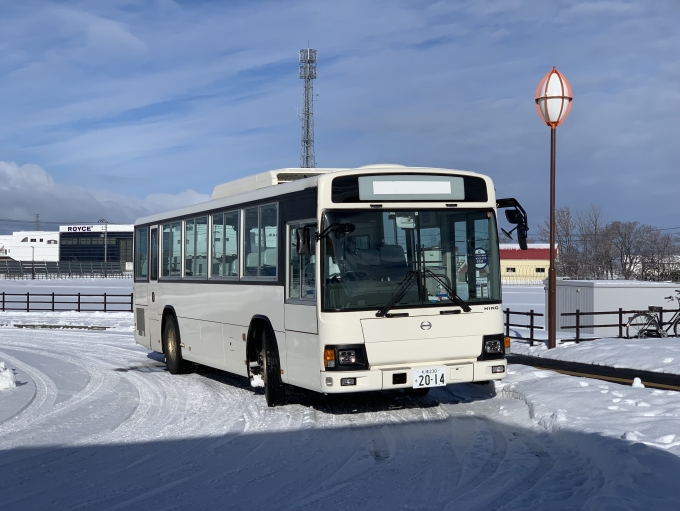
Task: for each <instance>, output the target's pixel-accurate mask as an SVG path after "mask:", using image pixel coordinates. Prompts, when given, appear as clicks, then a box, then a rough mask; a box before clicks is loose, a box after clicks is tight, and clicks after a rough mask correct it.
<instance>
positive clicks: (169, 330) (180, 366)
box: [163, 314, 186, 374]
mask: <svg viewBox="0 0 680 511" xmlns="http://www.w3.org/2000/svg"><path fill="white" fill-rule="evenodd" d="M163 345H164V346H165V365H166V366H167V367H168V372H169V373H170V374H181V373H183V372H185V370H186V362H185V361H184V360H183V359H182V345H181V341H180V337H179V327H178V326H177V320H176V319H175V316H173V315H172V314H170V315H168V317H167V318H166V320H165V326H164V327H163Z"/></svg>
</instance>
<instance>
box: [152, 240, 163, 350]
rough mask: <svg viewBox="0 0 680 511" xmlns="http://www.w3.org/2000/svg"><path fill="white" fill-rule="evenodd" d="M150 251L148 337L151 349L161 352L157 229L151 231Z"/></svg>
mask: <svg viewBox="0 0 680 511" xmlns="http://www.w3.org/2000/svg"><path fill="white" fill-rule="evenodd" d="M150 239H151V250H150V256H149V335H150V339H151V349H152V350H154V351H159V352H161V351H163V347H162V344H161V316H160V315H161V314H162V312H163V311H161V310H159V308H158V229H157V228H156V227H154V228H152V229H151V236H150Z"/></svg>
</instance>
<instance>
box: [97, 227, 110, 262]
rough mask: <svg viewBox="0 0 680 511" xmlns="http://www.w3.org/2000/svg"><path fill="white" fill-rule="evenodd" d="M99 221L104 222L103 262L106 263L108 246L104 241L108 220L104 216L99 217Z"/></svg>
mask: <svg viewBox="0 0 680 511" xmlns="http://www.w3.org/2000/svg"><path fill="white" fill-rule="evenodd" d="M99 223H101V224H104V264H106V249H107V248H108V246H109V245H108V243H107V241H106V235H107V234H108V230H109V222H108V220H106V219H105V218H100V219H99Z"/></svg>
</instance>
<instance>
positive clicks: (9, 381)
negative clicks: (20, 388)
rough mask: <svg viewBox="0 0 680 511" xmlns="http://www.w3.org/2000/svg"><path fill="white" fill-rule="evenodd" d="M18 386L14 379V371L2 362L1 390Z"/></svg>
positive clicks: (0, 364) (0, 372) (0, 368)
mask: <svg viewBox="0 0 680 511" xmlns="http://www.w3.org/2000/svg"><path fill="white" fill-rule="evenodd" d="M16 386H17V382H16V380H15V379H14V371H12V370H11V369H8V368H7V367H5V363H4V362H0V390H9V389H13V388H15V387H16Z"/></svg>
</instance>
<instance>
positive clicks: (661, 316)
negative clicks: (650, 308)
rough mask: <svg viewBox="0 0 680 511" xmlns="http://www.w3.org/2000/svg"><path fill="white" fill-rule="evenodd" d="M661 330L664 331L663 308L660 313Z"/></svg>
mask: <svg viewBox="0 0 680 511" xmlns="http://www.w3.org/2000/svg"><path fill="white" fill-rule="evenodd" d="M659 328H661V329H663V307H661V310H660V311H659Z"/></svg>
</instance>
